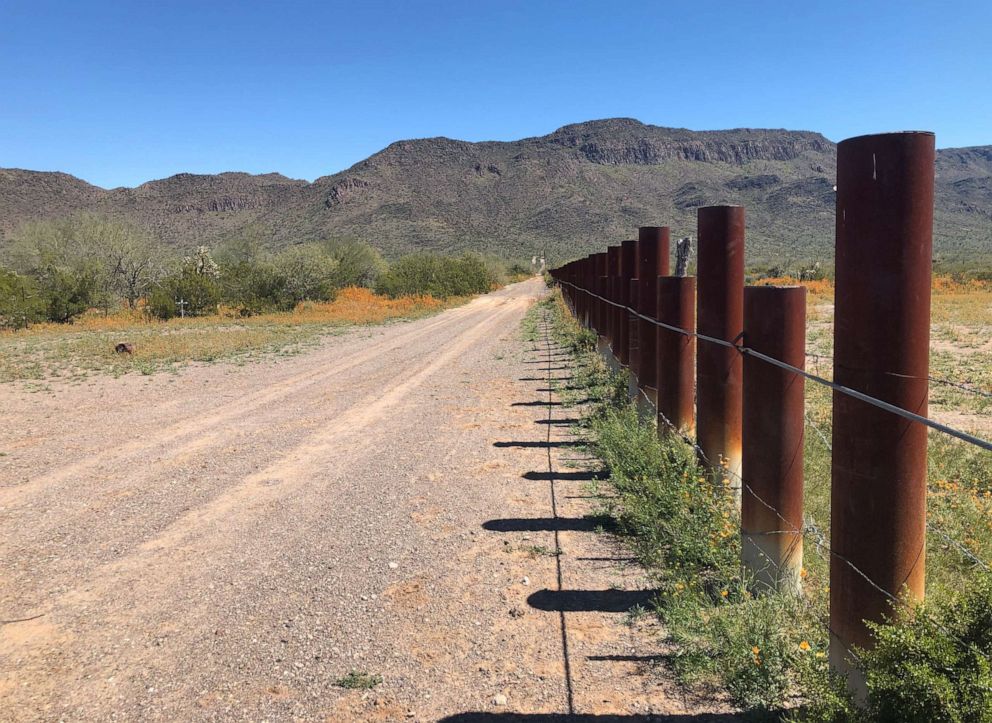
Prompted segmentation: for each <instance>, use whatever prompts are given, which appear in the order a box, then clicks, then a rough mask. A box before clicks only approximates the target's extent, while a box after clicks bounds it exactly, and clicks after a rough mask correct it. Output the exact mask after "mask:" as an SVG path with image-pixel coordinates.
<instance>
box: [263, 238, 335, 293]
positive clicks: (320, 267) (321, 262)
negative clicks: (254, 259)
mask: <svg viewBox="0 0 992 723" xmlns="http://www.w3.org/2000/svg"><path fill="white" fill-rule="evenodd" d="M272 264H273V266H274V267H275V270H276V272H277V273H278V274H279V276H280V277H282V280H283V290H282V305H284V306H285V307H287V308H292V307H293V306H295V305H296V304H298V303H299V302H301V301H327V300H329V299H332V298H334V289H335V286H334V272H335V271H336V270H337V268H338V262H337V261H336V260H335V259H333V258H331V256H330V255H329V254H327V252H326V251H325V250H324V249H323V248H321V246H320V245H318V244H300V245H297V246H290V247H289V248H286V249H283V250H282V251H280V252H279V253H278V254H277V255H276V256H275V257H274V258H273V260H272Z"/></svg>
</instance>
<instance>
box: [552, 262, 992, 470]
mask: <svg viewBox="0 0 992 723" xmlns="http://www.w3.org/2000/svg"><path fill="white" fill-rule="evenodd" d="M558 283H561V284H566V285H568V286H571V287H572V288H573V289H576V290H577V291H581V292H582V293H584V294H587V295H589V296H592V297H593V298H596V299H599V300H600V301H603V302H605V303H607V304H610V305H611V306H615V307H617V308H620V309H626V310H627V312H628V313H630V314H631V315H633V316H636V317H638V318H640V319H643V320H644V321H647V322H649V323H651V324H654V325H655V326H658V327H661V328H663V329H668V330H669V331H673V332H675V333H677V334H681V335H683V336H691V337H693V338H695V339H701V340H702V341H706V342H710V343H713V344H717V345H719V346H722V347H726V348H728V349H734V350H735V351H738V352H740V353H741V354H745V355H748V356H753V357H755V358H756V359H760V360H762V361H764V362H767V363H768V364H772V365H773V366H777V367H779V368H780V369H785V370H786V371H789V372H792V373H793V374H798V375H800V376H802V377H804V378H806V379H809V380H810V381H812V382H814V383H816V384H820V385H821V386H824V387H828V388H830V389H832V390H833V391H835V392H839V393H841V394H844V395H846V396H849V397H852V398H854V399H857V400H859V401H862V402H865V403H866V404H870V405H872V406H874V407H878V408H879V409H882V410H884V411H886V412H890V413H892V414H895V415H896V416H899V417H902V418H904V419H908V420H910V421H912V422H919V423H920V424H923V425H925V426H927V427H930V428H931V429H936V430H937V431H939V432H943V433H944V434H948V435H950V436H952V437H956V438H958V439H960V440H962V441H964V442H967V443H969V444H973V445H975V446H976V447H980V448H982V449H984V450H986V451H989V452H992V442H990V441H989V440H987V439H982V438H981V437H976V436H975V435H972V434H968V433H967V432H963V431H961V430H959V429H955V428H954V427H950V426H948V425H946V424H942V423H940V422H937V421H936V420H933V419H930V418H929V417H924V416H923V415H920V414H916V413H915V412H910V411H908V410H906V409H903V408H902V407H898V406H896V405H894V404H890V403H889V402H885V401H882V400H881V399H877V398H875V397H872V396H870V395H868V394H865V393H863V392H859V391H858V390H856V389H851V388H850V387H846V386H844V385H843V384H838V383H836V382H833V381H830V380H829V379H824V378H823V377H821V376H819V375H817V374H812V373H810V372H807V371H806V370H805V369H800V368H799V367H796V366H793V365H792V364H787V363H786V362H783V361H781V360H779V359H775V358H774V357H771V356H768V355H767V354H763V353H761V352H759V351H757V350H755V349H751V348H749V347H746V346H741V345H738V344H734V343H733V342H730V341H727V340H726V339H718V338H717V337H713V336H708V335H706V334H700V333H699V332H696V331H689V330H688V329H682V328H680V327H677V326H672V325H671V324H666V323H664V322H661V321H658V320H657V319H654V318H652V317H650V316H647V315H646V314H642V313H640V312H639V311H636V310H634V309H632V308H630V307H629V306H626V305H624V304H620V303H617V302H615V301H611V300H610V299H607V298H605V297H603V296H600V295H599V294H597V293H595V292H592V291H589V290H588V289H583V288H582V287H580V286H576V285H575V284H573V283H571V282H569V281H564V280H558Z"/></svg>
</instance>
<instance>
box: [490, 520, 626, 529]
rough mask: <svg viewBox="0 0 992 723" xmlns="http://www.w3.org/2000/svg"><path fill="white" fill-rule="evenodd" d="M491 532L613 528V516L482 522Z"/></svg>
mask: <svg viewBox="0 0 992 723" xmlns="http://www.w3.org/2000/svg"><path fill="white" fill-rule="evenodd" d="M482 527H483V529H486V530H489V531H491V532H596V531H597V530H601V529H602V530H613V529H615V528H616V520H614V519H613V518H612V517H513V518H508V519H503V520H489V521H488V522H483V523H482Z"/></svg>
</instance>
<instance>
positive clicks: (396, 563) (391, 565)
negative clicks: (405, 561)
mask: <svg viewBox="0 0 992 723" xmlns="http://www.w3.org/2000/svg"><path fill="white" fill-rule="evenodd" d="M399 566H400V565H399V563H398V562H391V563H389V569H390V570H395V569H396V568H397V567H399Z"/></svg>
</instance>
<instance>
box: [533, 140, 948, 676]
mask: <svg viewBox="0 0 992 723" xmlns="http://www.w3.org/2000/svg"><path fill="white" fill-rule="evenodd" d="M934 160H935V149H934V136H933V134H932V133H922V132H907V133H891V134H882V135H869V136H861V137H857V138H851V139H848V140H845V141H843V142H841V143H840V144H839V145H838V147H837V209H836V237H835V238H836V249H835V251H836V256H835V273H836V283H835V308H834V372H833V378H834V382H835V383H837V384H840V385H843V386H845V387H848V388H850V389H854V390H857V391H859V392H862V393H864V394H866V395H869V396H872V397H875V398H877V399H880V400H882V401H884V402H888V403H890V404H892V405H895V406H897V407H900V408H902V409H905V410H908V411H911V412H915V413H916V414H919V415H923V416H925V415H926V414H927V394H928V377H929V333H930V288H931V246H932V235H933V186H934ZM697 239H698V241H697V243H698V252H697V253H698V255H697V268H698V271H697V276H696V277H695V278H693V277H688V276H685V277H680V276H671V275H670V268H669V229H668V228H666V227H644V228H640V229H639V231H638V237H637V239H636V240H630V241H624V242H622V243H621V244H619V245H618V246H611V247H609V249H608V250H607V251H606V252H605V253H598V254H592V255H591V256H588V257H586V258H583V259H579V260H577V261H573V262H571V263H568V264H565V265H564V266H561V267H559V268H556V269H553V270H552V271H551V272H550V273H551V275H552V277H553V278H554V279H556V280H557V281H560V282H564V283H562V291H563V293H564V294H565V297H566V299H567V301H568V303H569V306H570V308H571V309H572V310H573V312H574V313H575V315H576V317H577V318H578V319H579V320H580V321H581V322H582V323H583V324H585V325H586V326H588V327H589V328H591V329H593V330H595V331H596V332H597V333H598V334H599V336H600V341H601V348H604V349H607V350H608V352H609V355H610V356H611V357H612V359H611V361H614V363H615V364H617V365H619V366H623V367H626V368H627V369H628V370H629V372H630V374H631V378H632V379H633V380H634V381H633V382H632V384H634V385H636V387H634V388H633V389H632V392H634V393H638V394H639V393H643V394H644V396H646V397H648V398H650V399H651V400H652V402H653V404H654V407H655V409H656V410H657V414H658V421H659V424H658V428H659V432H660V433H665V432H666V430H668V431H671V430H673V429H674V430H676V431H678V432H679V433H681V434H683V435H690V436H691V435H693V434H694V435H695V440H696V446H697V448H698V449H699V450H700V456H701V457H702V458H703V461H704V462H705V463H707V464H710V465H713V466H720V467H722V468H723V470H724V474H725V475H726V477H727V478H728V479H730V480H731V482H732V485H733V486H734V487H735V492H736V494H737V499H738V501H739V503H740V509H741V537H742V557H743V560H742V563H743V565H744V567H745V569H746V570H747V571H748V572H749V573H750V575H752V576H753V579H754V580H755V581H756V582H757V583H763V584H765V585H768V586H771V587H775V588H778V589H783V588H785V589H791V590H795V591H797V592H798V591H800V590H801V588H800V571H801V569H802V564H803V563H802V557H803V550H802V545H803V534H802V531H803V442H804V431H805V425H804V419H805V414H804V405H805V389H804V383H805V379H804V378H803V377H802V376H800V375H798V374H796V373H794V372H791V371H788V370H785V369H782V368H780V367H777V366H774V365H772V364H769V363H767V362H765V361H763V360H761V359H760V358H759V357H757V356H754V355H750V354H748V353H743V352H742V350H741V349H742V348H747V349H749V350H754V351H757V352H760V353H762V354H765V355H767V356H769V357H772V358H774V359H778V360H780V361H783V362H786V363H788V364H790V365H792V366H794V367H798V368H800V369H804V368H805V358H806V349H805V343H806V289H805V287H802V286H791V287H781V286H747V287H745V285H744V208H743V207H740V206H710V207H705V208H699V209H698V212H697ZM586 292H592V293H593V294H596V295H598V296H601V297H604V298H606V299H608V300H609V301H612V302H613V303H614V304H619V305H621V306H614V305H611V304H609V303H606V302H604V301H602V300H600V299H597V298H596V297H595V296H592V295H590V294H588V293H586ZM622 307H627V308H629V309H633V310H635V311H637V312H639V313H640V314H643V315H645V316H649V317H651V318H653V319H656V320H657V321H659V322H661V323H663V324H667V325H670V326H673V327H677V328H678V329H681V330H684V331H685V332H688V333H679V332H675V331H672V330H670V329H666V328H664V327H661V326H657V325H655V324H653V323H651V322H649V321H645V320H644V319H642V318H640V317H639V316H635V315H633V314H631V313H629V312H628V311H627V308H622ZM693 332H695V333H696V334H698V335H701V336H707V337H712V338H715V339H719V340H724V341H726V342H730V343H731V344H733V345H735V346H736V347H738V348H737V349H735V348H728V347H727V346H723V345H719V344H716V343H713V342H707V341H706V340H705V339H702V338H699V339H697V338H696V337H695V336H694V335H693V334H692V333H693ZM832 434H833V439H832V461H831V465H832V470H831V525H830V553H831V560H830V593H829V595H830V635H831V643H830V660H831V663H832V665H833V666H834V668H835V669H837V670H839V671H841V672H843V673H845V674H846V675H847V676H848V680H849V681H850V683H851V686H852V688H853V689H854V690H856V691H859V690H863V681H862V680H861V677H860V674H859V672H858V671H857V669H856V666H855V665H854V664H853V661H852V660H851V658H850V655H849V651H850V650H851V649H852V648H853V647H854V646H860V647H869V646H870V645H871V644H872V639H871V635H870V633H869V631H868V629H867V626H866V625H865V621H880V620H882V619H883V616H886V615H888V614H890V613H891V599H890V596H891V595H896V596H898V595H900V594H904V593H906V592H908V594H909V595H910V596H911V598H915V599H916V600H922V598H923V595H924V571H925V533H926V468H927V430H926V428H925V427H924V426H923V425H922V424H920V423H918V422H914V421H911V420H907V419H904V418H901V417H899V416H897V415H894V414H892V413H890V412H887V411H885V410H883V409H879V408H877V407H874V406H871V405H870V404H868V403H865V402H863V401H861V400H858V399H856V398H852V397H850V396H846V395H845V394H843V393H840V392H838V391H837V390H836V389H835V390H834V392H833V433H832Z"/></svg>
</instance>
